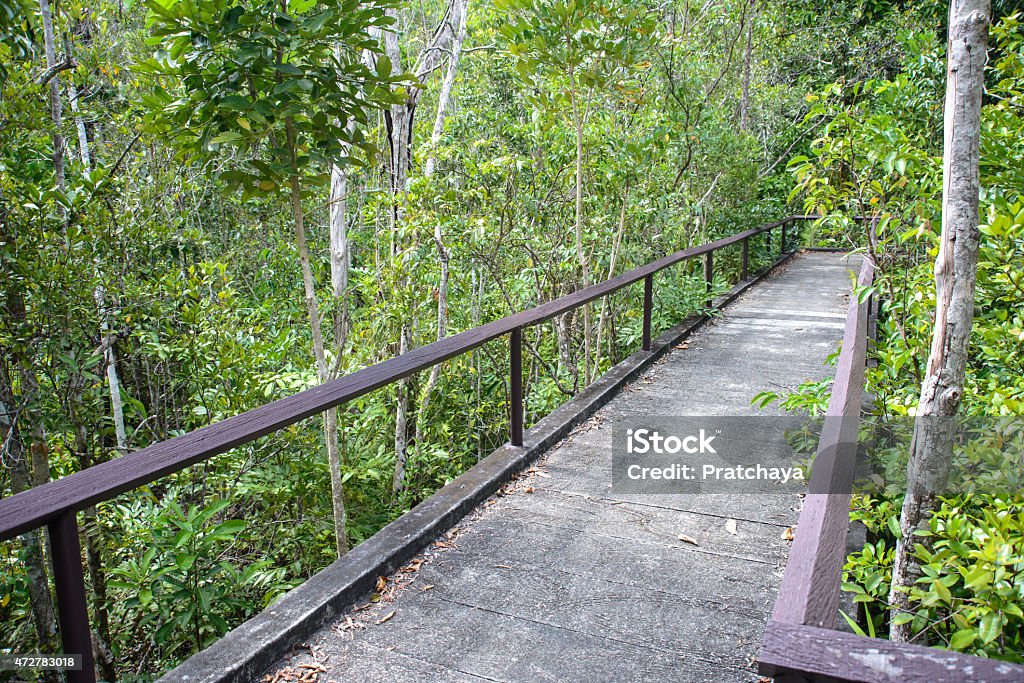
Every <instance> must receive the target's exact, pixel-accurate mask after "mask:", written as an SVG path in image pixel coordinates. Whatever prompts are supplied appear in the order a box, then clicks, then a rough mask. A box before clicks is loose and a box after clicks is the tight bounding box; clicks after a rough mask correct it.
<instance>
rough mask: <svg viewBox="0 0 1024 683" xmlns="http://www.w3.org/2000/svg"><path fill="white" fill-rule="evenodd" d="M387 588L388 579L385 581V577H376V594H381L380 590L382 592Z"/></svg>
mask: <svg viewBox="0 0 1024 683" xmlns="http://www.w3.org/2000/svg"><path fill="white" fill-rule="evenodd" d="M387 587H388V579H387V577H386V576H378V577H377V592H378V593H379V592H381V591H382V590H384V589H385V588H387Z"/></svg>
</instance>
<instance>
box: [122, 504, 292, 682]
mask: <svg viewBox="0 0 1024 683" xmlns="http://www.w3.org/2000/svg"><path fill="white" fill-rule="evenodd" d="M229 504H230V503H229V501H226V500H221V501H218V502H215V503H212V504H210V505H208V506H206V507H205V508H199V507H197V506H190V507H189V508H188V509H187V510H183V509H182V507H181V506H180V505H179V504H178V502H177V500H175V499H174V497H173V496H172V497H169V498H167V499H165V500H164V501H162V502H161V503H160V505H158V506H154V505H144V506H142V507H135V508H134V509H132V508H124V507H122V508H121V509H120V512H121V513H122V514H124V515H126V516H130V515H134V514H140V513H141V514H142V515H143V516H144V519H146V520H147V526H148V528H147V529H146V531H147V533H146V534H145V535H144V536H143V537H142V538H140V539H138V541H139V545H137V546H135V547H134V551H133V552H132V553H131V554H127V553H126V555H127V556H126V557H125V559H124V560H123V561H122V562H121V563H120V564H119V565H118V566H116V567H114V568H113V569H112V570H111V580H110V581H109V582H108V585H109V587H110V588H113V589H121V590H124V591H125V592H126V593H128V594H130V595H132V596H133V597H129V598H128V599H127V600H125V601H124V602H122V603H119V604H118V605H117V606H116V609H115V615H116V618H117V619H118V620H119V621H120V623H122V624H135V628H136V629H139V628H142V629H145V630H149V628H153V629H155V630H153V636H152V637H153V641H154V644H155V645H156V647H157V648H159V650H160V652H161V655H160V656H161V657H162V658H163V659H164V660H167V661H171V662H173V661H175V660H176V659H177V658H179V657H181V656H182V655H188V654H191V653H195V652H198V651H199V650H201V649H203V648H204V647H206V646H208V645H209V644H210V643H212V642H213V641H215V640H216V639H217V638H219V637H221V636H222V635H224V634H225V633H227V632H228V630H229V629H230V624H231V623H232V622H237V620H238V619H239V618H244V617H248V616H251V615H252V614H253V613H254V607H257V606H266V605H268V604H269V603H270V602H272V601H273V600H274V599H275V598H276V597H277V596H278V595H280V594H281V593H283V592H284V591H286V590H287V589H288V588H290V587H291V586H292V585H294V583H289V582H287V581H286V580H285V570H284V569H283V568H274V567H273V566H272V563H271V562H270V561H269V560H259V561H256V562H250V563H248V564H246V565H245V566H239V564H238V563H237V562H236V561H233V556H234V554H236V553H237V552H238V550H239V548H240V546H241V545H242V543H243V538H244V537H240V535H241V534H242V533H243V532H244V531H245V530H246V527H247V526H248V525H247V524H246V522H245V520H243V519H223V520H222V521H218V519H222V515H221V514H220V513H222V512H224V511H225V509H226V508H227V507H228V506H229ZM253 598H255V600H254V599H253ZM147 627H148V628H147Z"/></svg>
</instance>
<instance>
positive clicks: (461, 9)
mask: <svg viewBox="0 0 1024 683" xmlns="http://www.w3.org/2000/svg"><path fill="white" fill-rule="evenodd" d="M452 7H453V8H454V9H455V10H456V12H457V14H458V23H459V27H458V29H457V30H456V31H455V36H454V38H453V39H452V47H451V58H450V59H449V61H448V70H447V71H446V72H445V75H444V82H443V83H442V84H441V90H440V92H439V93H438V94H437V113H436V115H435V116H434V130H433V131H432V132H431V134H430V156H428V157H427V162H426V163H425V164H424V165H423V175H424V176H426V177H427V178H429V177H430V176H432V175H434V165H435V164H436V161H437V160H436V159H435V158H434V155H435V153H436V150H437V145H438V143H440V141H441V133H443V132H444V117H445V113H446V111H447V110H448V102H449V100H450V99H451V96H452V87H453V86H454V85H455V75H456V73H457V72H458V68H459V57H460V56H461V55H462V41H463V40H465V39H466V15H467V14H469V0H462V1H461V2H460V0H452Z"/></svg>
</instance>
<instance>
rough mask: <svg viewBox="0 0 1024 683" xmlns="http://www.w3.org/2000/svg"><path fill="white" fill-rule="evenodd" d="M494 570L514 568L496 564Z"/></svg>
mask: <svg viewBox="0 0 1024 683" xmlns="http://www.w3.org/2000/svg"><path fill="white" fill-rule="evenodd" d="M494 568H495V569H512V566H511V565H507V564H496V565H494Z"/></svg>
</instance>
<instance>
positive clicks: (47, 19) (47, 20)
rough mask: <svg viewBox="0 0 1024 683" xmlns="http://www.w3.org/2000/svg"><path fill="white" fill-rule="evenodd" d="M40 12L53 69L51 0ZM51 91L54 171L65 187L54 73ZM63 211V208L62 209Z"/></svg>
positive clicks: (60, 185) (41, 3) (42, 4)
mask: <svg viewBox="0 0 1024 683" xmlns="http://www.w3.org/2000/svg"><path fill="white" fill-rule="evenodd" d="M39 14H40V15H42V19H43V45H44V48H45V51H46V66H47V68H49V69H53V68H54V67H56V65H57V48H56V46H55V44H54V42H53V15H52V14H51V12H50V0H39ZM48 87H49V93H50V119H51V120H52V121H53V133H51V135H50V139H51V140H52V142H53V172H54V175H55V176H56V178H57V187H58V188H60V189H61V190H63V189H64V135H63V134H62V133H61V126H62V123H61V106H60V78H59V77H58V76H57V75H54V76H53V78H51V79H50V82H49V84H48ZM62 211H63V209H62Z"/></svg>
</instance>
